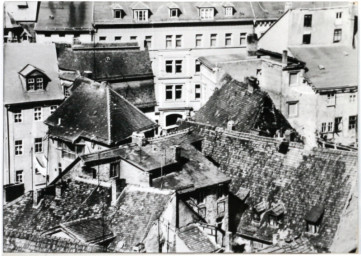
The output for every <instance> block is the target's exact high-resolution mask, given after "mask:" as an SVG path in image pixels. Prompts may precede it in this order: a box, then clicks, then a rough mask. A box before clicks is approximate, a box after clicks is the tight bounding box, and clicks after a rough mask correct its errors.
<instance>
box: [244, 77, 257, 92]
mask: <svg viewBox="0 0 361 256" xmlns="http://www.w3.org/2000/svg"><path fill="white" fill-rule="evenodd" d="M244 80H245V83H246V84H247V90H248V92H249V93H253V92H254V91H255V90H258V89H259V87H258V80H257V78H255V77H253V76H250V77H246V78H245V79H244Z"/></svg>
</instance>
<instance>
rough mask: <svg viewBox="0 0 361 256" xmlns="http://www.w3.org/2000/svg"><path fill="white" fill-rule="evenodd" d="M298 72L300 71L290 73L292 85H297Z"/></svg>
mask: <svg viewBox="0 0 361 256" xmlns="http://www.w3.org/2000/svg"><path fill="white" fill-rule="evenodd" d="M297 74H298V73H290V85H297Z"/></svg>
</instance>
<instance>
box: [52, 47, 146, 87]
mask: <svg viewBox="0 0 361 256" xmlns="http://www.w3.org/2000/svg"><path fill="white" fill-rule="evenodd" d="M108 47H110V46H108ZM57 53H58V62H59V68H60V69H64V70H77V71H79V72H81V73H83V72H84V71H92V77H93V79H94V80H96V81H124V80H125V79H129V78H133V79H134V78H137V77H140V78H143V79H144V77H146V78H148V79H149V78H153V71H152V66H151V61H150V58H149V53H148V52H147V51H140V50H137V49H130V50H129V49H128V50H127V48H124V49H123V48H115V47H111V48H105V47H103V46H101V45H100V46H97V47H96V49H95V50H94V48H89V47H83V48H79V47H78V48H76V47H73V48H70V47H65V46H64V45H58V46H57Z"/></svg>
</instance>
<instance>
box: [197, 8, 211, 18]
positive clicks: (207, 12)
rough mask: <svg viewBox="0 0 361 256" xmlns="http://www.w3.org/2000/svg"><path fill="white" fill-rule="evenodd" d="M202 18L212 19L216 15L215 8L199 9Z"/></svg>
mask: <svg viewBox="0 0 361 256" xmlns="http://www.w3.org/2000/svg"><path fill="white" fill-rule="evenodd" d="M199 16H200V18H201V20H211V19H213V16H214V8H201V9H200V10H199Z"/></svg>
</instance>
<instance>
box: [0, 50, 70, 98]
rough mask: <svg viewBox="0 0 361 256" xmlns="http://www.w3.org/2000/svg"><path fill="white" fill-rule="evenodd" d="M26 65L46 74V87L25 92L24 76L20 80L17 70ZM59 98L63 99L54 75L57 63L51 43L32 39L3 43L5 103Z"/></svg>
mask: <svg viewBox="0 0 361 256" xmlns="http://www.w3.org/2000/svg"><path fill="white" fill-rule="evenodd" d="M14 60H16V61H14ZM27 65H31V66H33V67H36V68H38V69H40V70H42V71H43V72H44V73H45V74H46V75H47V76H48V77H49V78H50V82H49V83H48V85H47V87H46V90H44V91H42V92H36V93H35V92H34V93H33V92H29V93H28V92H27V91H26V90H25V88H26V85H25V79H24V80H22V78H21V76H19V71H21V70H22V69H23V68H25V66H27ZM29 67H30V66H29ZM62 99H64V95H63V92H62V88H61V85H60V80H59V77H58V65H57V59H56V49H55V45H54V44H46V45H45V44H36V43H32V44H5V45H4V103H5V104H15V103H26V102H38V101H47V100H62Z"/></svg>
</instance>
